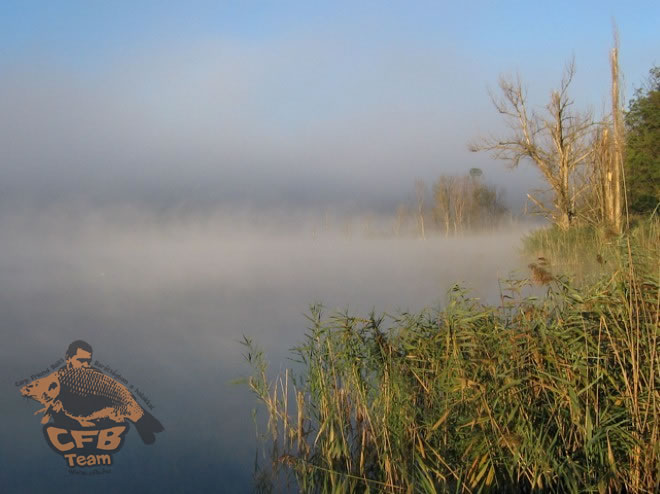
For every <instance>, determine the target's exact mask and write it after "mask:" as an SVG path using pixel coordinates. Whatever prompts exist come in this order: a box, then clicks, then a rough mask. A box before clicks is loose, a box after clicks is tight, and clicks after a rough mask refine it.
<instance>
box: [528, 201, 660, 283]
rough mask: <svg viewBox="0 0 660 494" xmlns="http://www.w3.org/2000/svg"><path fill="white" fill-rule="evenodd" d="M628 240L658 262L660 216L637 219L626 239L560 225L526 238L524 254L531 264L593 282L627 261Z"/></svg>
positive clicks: (602, 231) (591, 228) (592, 228)
mask: <svg viewBox="0 0 660 494" xmlns="http://www.w3.org/2000/svg"><path fill="white" fill-rule="evenodd" d="M628 240H630V242H631V245H633V246H635V248H636V249H637V251H638V252H640V253H641V252H645V253H646V255H647V256H649V257H652V256H654V257H655V258H656V259H657V258H658V256H660V219H659V218H658V216H657V215H655V214H654V215H651V216H650V217H635V218H633V219H632V220H631V224H630V230H629V232H628V234H627V235H624V236H617V235H613V234H612V233H611V232H608V231H607V230H605V229H602V228H598V227H595V226H591V225H583V226H576V227H573V228H571V229H570V230H568V231H562V230H561V229H559V228H558V227H556V226H551V227H547V228H540V229H538V230H534V231H532V232H531V233H530V234H528V235H526V236H525V237H523V241H522V244H523V245H522V253H523V255H524V256H525V257H526V258H527V259H528V260H529V261H530V262H534V263H537V264H540V265H545V268H546V269H548V270H549V271H551V272H553V273H555V274H560V275H565V276H570V277H572V278H573V279H574V280H575V281H578V282H582V281H593V280H595V279H597V278H598V277H599V276H602V275H603V274H605V273H608V272H612V271H613V270H615V269H617V267H619V266H620V265H622V264H623V263H625V262H626V261H625V257H626V256H627V252H626V249H625V247H626V245H627V241H628ZM622 247H623V248H622ZM539 259H540V263H539Z"/></svg>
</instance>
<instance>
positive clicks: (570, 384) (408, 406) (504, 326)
mask: <svg viewBox="0 0 660 494" xmlns="http://www.w3.org/2000/svg"><path fill="white" fill-rule="evenodd" d="M656 234H657V231H656ZM575 235H576V238H577V239H585V238H590V239H592V240H593V242H599V240H598V238H597V237H594V236H593V235H591V234H590V233H588V232H576V233H575ZM644 235H646V233H645V234H644ZM548 238H552V237H548ZM647 240H648V239H647V237H643V238H642V237H639V238H637V237H634V236H632V235H630V236H627V237H622V238H619V239H615V240H614V241H613V243H612V246H611V248H612V252H611V253H608V255H610V254H611V257H608V259H607V262H608V263H610V264H609V269H608V270H607V271H606V272H602V273H601V276H600V278H598V279H592V280H591V281H588V282H586V281H585V282H583V283H581V284H580V285H579V287H576V286H573V285H572V283H571V282H569V281H568V279H567V278H565V277H562V276H557V275H555V276H554V278H553V279H552V281H549V282H548V288H547V289H548V291H547V295H546V296H545V297H543V298H541V299H536V298H533V297H523V296H521V295H520V293H522V292H524V290H522V289H523V288H524V286H525V285H526V284H527V283H529V282H528V281H526V280H521V281H517V282H510V283H509V284H508V288H507V290H506V292H505V293H504V294H503V301H505V303H504V304H503V305H502V306H499V307H494V306H484V305H482V304H481V303H479V302H478V301H477V300H475V299H472V298H470V297H469V296H468V294H467V293H466V292H465V291H463V290H461V289H460V288H458V287H455V288H454V289H453V290H452V291H451V293H450V294H449V301H448V304H447V306H446V308H444V309H443V310H426V311H423V312H421V313H419V314H408V313H406V314H401V315H398V316H386V315H383V316H376V315H374V314H371V315H369V316H368V317H354V316H352V315H350V314H334V315H329V316H326V315H324V312H323V309H322V308H321V307H319V306H315V307H312V309H311V311H310V314H309V321H310V325H309V330H308V332H307V334H306V336H305V340H304V341H303V342H302V343H301V344H300V345H299V346H298V347H296V348H295V349H294V350H293V351H292V356H293V358H294V359H295V360H297V361H298V362H299V364H298V367H297V368H298V372H296V373H294V372H293V371H292V370H286V371H285V372H284V373H282V374H281V375H279V376H277V377H276V378H275V379H270V378H269V377H268V376H269V372H268V367H267V364H266V360H265V357H264V355H263V353H262V352H261V351H259V350H258V349H257V348H256V347H255V346H254V344H253V343H252V342H251V341H250V340H247V339H246V341H245V345H246V348H247V354H246V358H247V359H248V361H249V362H250V364H251V365H252V366H253V369H254V373H253V376H252V377H251V378H250V379H249V385H250V387H251V389H252V390H253V391H254V393H255V394H256V396H257V397H258V400H259V403H260V404H261V407H262V408H264V409H265V410H266V411H267V416H268V432H269V436H268V438H269V439H268V442H267V447H268V449H269V452H270V456H269V458H270V460H269V461H268V462H266V463H265V464H262V465H261V466H260V469H259V471H258V472H257V473H258V478H259V485H258V487H259V489H260V490H261V491H269V490H276V488H277V487H278V486H280V487H281V483H282V482H283V481H284V482H286V481H287V479H288V481H290V482H292V483H293V485H294V486H295V487H296V488H297V489H298V490H300V491H301V492H319V493H321V492H323V493H325V492H328V493H331V492H333V493H334V492H392V493H395V492H396V493H399V492H401V493H410V492H428V493H433V492H575V493H577V492H599V493H605V492H621V491H626V492H633V493H642V492H658V489H659V488H660V484H659V478H660V477H659V476H658V472H660V441H659V440H658V439H659V433H660V430H659V428H660V392H659V389H660V386H659V385H658V383H659V380H660V360H659V356H658V336H659V332H660V331H659V327H658V313H659V310H660V289H659V285H658V281H659V280H658V275H659V266H658V258H657V254H655V253H654V252H653V251H649V245H648V244H647V243H646V242H647ZM576 243H578V242H577V241H576ZM547 245H550V244H547ZM556 252H557V251H556ZM556 252H555V253H556ZM282 479H284V480H282Z"/></svg>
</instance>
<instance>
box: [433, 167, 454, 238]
mask: <svg viewBox="0 0 660 494" xmlns="http://www.w3.org/2000/svg"><path fill="white" fill-rule="evenodd" d="M454 181H455V177H451V176H447V175H442V176H440V178H438V180H436V182H435V183H434V184H433V202H434V205H433V216H434V217H435V221H436V223H438V224H440V222H442V223H443V224H444V227H445V236H448V235H449V225H450V224H451V216H452V214H451V213H452V211H451V210H452V201H451V199H452V189H453V185H454Z"/></svg>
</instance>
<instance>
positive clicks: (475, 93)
mask: <svg viewBox="0 0 660 494" xmlns="http://www.w3.org/2000/svg"><path fill="white" fill-rule="evenodd" d="M599 5H601V4H599ZM603 7H605V6H603ZM68 8H69V9H78V10H77V11H78V12H79V15H80V16H81V20H82V19H84V20H85V22H86V23H87V24H86V26H88V28H87V29H83V30H80V31H76V30H69V31H63V30H62V29H61V26H62V25H63V24H60V21H58V19H59V18H58V17H57V16H54V17H52V16H51V15H50V13H49V9H42V10H31V11H30V10H29V9H28V8H22V7H18V6H17V5H15V6H14V7H12V8H10V10H11V11H12V12H11V14H12V15H13V16H14V18H15V21H14V22H13V23H12V22H5V25H4V26H2V27H3V29H2V32H3V34H2V35H0V36H2V37H3V38H4V43H3V48H2V50H0V72H1V73H2V77H1V78H0V113H1V114H2V119H1V120H0V149H1V150H2V151H0V153H1V155H0V158H1V160H2V161H1V162H2V165H1V166H0V184H1V185H0V205H1V206H2V207H3V208H12V207H13V206H14V205H24V206H25V205H28V206H29V205H37V206H38V205H48V204H51V203H54V204H62V203H64V204H66V203H76V202H81V203H83V204H84V203H91V204H94V203H96V204H97V205H108V204H110V205H111V204H121V203H131V204H139V205H141V206H142V207H145V208H147V209H149V208H152V209H156V210H157V209H159V208H163V207H165V208H169V207H175V208H176V207H188V206H189V207H192V208H198V207H199V208H202V209H204V208H208V207H210V208H215V207H219V206H222V207H226V206H229V207H230V208H231V207H247V208H258V209H265V208H270V207H275V208H276V209H283V210H286V209H289V208H290V207H291V208H293V209H296V208H319V209H323V208H332V207H340V208H348V209H352V210H354V211H358V210H374V211H377V212H384V211H386V210H393V209H394V208H396V205H397V204H398V203H401V202H405V201H406V199H407V198H408V197H409V196H410V195H411V194H412V188H413V183H414V181H415V180H417V179H423V180H425V181H426V183H427V184H428V185H430V184H432V183H433V181H434V180H435V179H436V178H437V177H438V176H439V175H440V174H443V173H444V174H455V175H464V174H466V173H467V172H468V170H469V169H470V168H473V167H478V168H481V169H482V170H483V171H484V178H485V180H487V181H488V182H490V183H493V184H494V185H496V186H497V187H498V188H500V189H501V190H503V191H504V200H505V201H506V203H507V205H508V206H509V207H510V208H511V209H512V211H513V212H515V213H520V212H521V211H522V209H523V206H524V203H525V194H526V192H527V191H528V190H529V189H531V188H535V187H539V186H541V187H542V182H541V181H540V179H539V177H538V173H537V172H536V170H535V169H534V167H533V166H530V165H529V164H528V163H522V164H521V166H519V167H518V168H517V169H515V170H507V169H506V167H505V164H504V163H502V162H497V161H494V160H492V159H491V158H490V157H489V156H488V155H487V154H485V153H470V152H469V151H468V150H467V145H468V142H469V141H471V140H473V139H475V138H477V137H479V136H483V135H489V134H498V133H499V134H501V133H502V131H503V130H504V129H503V128H502V122H501V121H500V120H499V116H498V115H497V114H496V113H497V112H496V111H495V110H494V108H493V107H492V104H491V103H490V100H489V96H488V88H494V87H495V86H496V84H497V80H498V77H499V75H500V74H506V73H509V74H512V73H514V74H515V73H516V72H517V73H519V74H520V75H521V77H522V78H523V80H524V81H525V82H526V84H527V87H528V89H529V91H530V99H531V102H532V103H533V105H534V108H538V109H542V107H543V105H544V104H545V101H546V100H547V95H548V94H549V91H550V89H552V88H554V87H556V85H557V84H558V83H559V79H560V77H561V70H562V67H563V65H564V63H565V62H566V61H567V60H568V59H570V57H571V56H575V58H576V66H577V74H576V78H575V82H574V85H573V87H572V91H571V94H572V96H573V97H574V99H575V101H576V105H577V107H579V108H587V107H591V108H594V110H595V111H596V112H597V111H599V110H600V109H601V108H602V107H603V106H604V104H605V101H606V98H607V94H608V77H609V76H608V71H609V66H608V58H607V52H608V49H609V47H610V45H611V39H610V38H611V16H612V14H613V13H612V12H607V11H606V10H607V9H606V8H602V9H600V14H599V15H595V16H593V17H592V18H591V19H590V21H589V28H588V29H585V30H583V31H577V32H575V33H574V36H565V37H561V36H559V33H554V34H552V31H551V30H548V31H547V34H549V35H552V36H553V40H552V41H551V40H546V42H544V43H541V44H539V45H538V46H537V47H536V53H535V56H534V57H531V58H530V57H529V56H528V54H529V53H532V52H534V50H533V49H532V47H529V46H520V45H517V44H516V43H515V42H514V40H515V39H516V38H514V37H512V35H511V33H507V32H506V31H505V30H504V28H505V27H506V26H511V25H513V24H514V23H515V20H516V17H515V16H512V17H510V18H509V17H507V16H502V15H500V11H499V10H498V9H497V8H496V7H493V6H485V5H483V6H481V8H478V9H468V10H470V15H471V16H472V17H471V19H472V20H471V21H468V20H467V19H468V18H466V17H463V15H465V14H467V13H468V10H465V9H464V8H463V7H460V8H459V7H452V8H451V9H449V10H448V11H447V12H443V10H442V9H440V8H437V7H436V8H431V9H430V10H428V7H422V5H419V6H416V7H412V6H411V7H410V8H409V9H405V10H404V11H403V12H401V11H398V10H397V9H396V8H394V7H391V8H383V9H382V10H379V11H371V10H370V9H368V8H366V7H363V8H355V9H354V11H353V12H352V14H353V15H349V14H348V12H346V13H339V12H338V11H333V10H328V9H327V8H325V7H321V6H318V7H309V8H307V9H303V10H300V11H299V12H297V14H299V15H300V16H301V19H299V20H298V21H294V19H293V18H290V17H288V14H289V13H291V14H293V13H294V12H296V10H295V8H293V7H292V6H288V7H283V10H282V11H281V12H272V11H270V9H268V8H263V9H261V10H260V9H257V10H256V11H255V13H254V14H255V16H256V19H258V20H259V21H258V22H261V21H263V23H264V24H263V25H262V24H259V25H260V27H259V28H258V30H257V31H255V30H254V29H255V28H254V26H253V25H252V21H250V19H249V17H248V18H245V17H243V14H244V13H241V12H240V9H234V8H228V9H227V12H224V10H223V8H220V7H218V8H215V7H211V5H206V6H203V5H198V6H197V7H196V8H193V9H192V10H191V11H190V12H186V11H183V10H181V9H174V10H173V11H171V12H169V13H168V12H166V11H159V10H157V9H156V10H155V11H154V8H155V6H154V5H151V4H149V3H147V2H145V3H144V4H142V6H141V7H140V8H139V9H138V10H137V11H136V12H135V14H134V15H135V16H136V17H135V21H136V23H131V22H119V23H117V24H116V25H113V24H110V22H111V20H112V19H115V20H120V19H121V20H124V21H125V20H126V19H125V18H124V17H122V14H121V13H120V12H106V11H105V9H98V10H93V9H91V8H89V7H83V5H81V4H76V6H75V7H74V6H73V5H70V6H69V7H68ZM611 8H614V7H611ZM536 9H538V10H539V12H538V13H539V14H541V13H543V14H545V15H546V17H543V18H539V19H538V23H539V24H540V25H541V26H545V27H547V28H548V29H549V28H550V26H552V25H553V17H554V16H555V15H557V14H555V13H553V11H550V12H543V9H541V8H540V7H537V8H536ZM205 10H208V12H207V13H206V17H204V20H203V21H202V20H201V18H199V17H197V16H199V15H200V14H201V13H202V12H204V11H205ZM65 12H67V8H65V9H64V13H65ZM154 12H158V15H157V16H156V20H155V21H154V22H153V23H152V24H150V25H149V26H150V29H148V30H141V29H139V28H138V26H139V25H140V24H139V20H140V19H142V18H143V17H145V16H149V15H151V14H153V13H154ZM64 13H63V14H62V15H65V14H64ZM12 15H8V16H6V19H8V20H9V19H11V18H12ZM489 15H490V16H493V15H494V16H495V18H496V19H498V20H499V21H500V22H501V23H502V27H501V28H499V29H498V28H496V27H495V25H493V24H489V17H488V16H489ZM177 16H180V19H181V22H178V23H177V22H175V19H177V18H178V17H177ZM228 16H229V17H228ZM232 16H238V17H237V22H235V23H232V22H230V19H232ZM261 16H263V17H261ZM326 16H327V18H326ZM616 18H617V22H618V25H619V30H620V32H621V39H622V46H621V53H622V57H621V59H622V71H623V73H624V75H625V77H626V83H625V88H624V89H625V93H626V95H628V96H629V95H630V94H632V91H633V89H634V87H635V86H638V85H639V83H640V81H641V80H642V79H643V77H644V76H645V74H646V72H647V71H648V68H649V67H650V66H651V64H652V63H653V61H654V58H653V57H654V56H655V54H653V50H652V49H651V45H652V44H653V43H647V44H646V45H644V44H640V41H641V40H642V39H644V38H645V31H644V30H645V29H646V28H648V29H650V28H651V25H652V23H651V24H649V22H650V21H649V20H650V18H652V16H646V17H645V18H642V17H639V16H634V15H632V14H629V13H625V15H624V14H623V13H621V14H620V15H618V16H617V17H616ZM214 19H215V22H217V25H214V22H213V20H214ZM61 22H66V21H64V20H63V18H62V21H61ZM434 23H435V24H434ZM31 25H34V26H35V30H33V31H31V30H30V26H31ZM92 25H95V26H97V27H98V28H99V32H98V33H95V32H93V31H90V30H89V27H91V26H92ZM568 25H570V26H572V25H574V21H571V22H569V23H568ZM631 25H634V28H632V27H629V26H631ZM37 26H38V28H37ZM487 27H488V28H489V29H494V30H493V31H492V39H490V38H489V36H488V35H486V34H485V33H487V32H488V31H483V30H485V29H486V28H487ZM463 28H467V29H468V32H469V33H472V34H473V36H470V37H468V38H466V39H465V40H464V41H465V42H459V40H458V38H457V36H458V35H459V33H460V32H461V29H463ZM518 28H519V29H521V30H523V31H525V32H529V30H530V29H531V28H532V26H526V25H520V26H518ZM587 40H588V42H586V41H587ZM491 52H492V54H493V55H495V56H491V55H487V54H489V53H491ZM541 60H542V61H543V63H542V64H541Z"/></svg>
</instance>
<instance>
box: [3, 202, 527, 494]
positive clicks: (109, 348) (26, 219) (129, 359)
mask: <svg viewBox="0 0 660 494" xmlns="http://www.w3.org/2000/svg"><path fill="white" fill-rule="evenodd" d="M521 234H522V230H521V229H510V230H508V231H506V232H501V233H496V234H490V235H473V236H466V237H460V238H450V239H444V238H441V237H437V238H435V237H434V238H429V239H427V240H426V241H422V240H419V239H415V238H394V237H388V238H385V237H380V236H374V235H363V234H359V233H358V232H355V231H352V232H348V231H343V232H342V231H339V230H338V231H335V232H330V231H324V230H323V229H317V228H312V227H310V226H309V225H308V226H301V227H287V228H281V227H280V226H279V225H276V226H274V225H273V224H272V223H271V222H268V221H265V222H264V221H260V222H259V221H258V222H254V221H253V222H244V221H243V220H242V219H239V220H227V218H218V217H215V216H213V217H205V218H204V219H190V218H187V219H180V218H179V219H176V218H172V217H167V218H157V219H155V218H153V217H148V216H140V215H135V214H132V213H130V212H129V213H124V214H119V215H110V216H108V215H104V214H93V213H89V214H79V215H73V216H72V215H70V214H65V213H60V214H56V213H48V214H44V213H41V214H36V213H34V212H31V213H25V214H6V215H4V216H2V217H1V218H0V235H1V236H0V325H1V327H2V337H3V339H2V344H1V345H0V366H2V399H0V410H1V412H2V422H1V423H0V458H2V461H0V485H2V486H3V487H2V491H3V492H8V493H14V492H16V493H18V492H21V493H22V492H46V491H48V492H65V491H66V492H71V493H73V492H81V493H82V492H85V493H89V492H94V493H96V494H98V493H104V492H119V491H122V492H141V493H144V492H236V493H238V492H250V491H251V490H252V472H253V465H254V460H255V451H256V450H257V440H256V437H255V426H254V423H253V418H252V414H251V410H252V409H253V408H254V407H255V405H256V401H255V399H254V397H253V396H252V395H251V394H250V392H249V391H248V390H247V389H246V387H244V386H237V385H234V384H232V383H231V382H232V381H233V380H234V379H236V378H238V377H241V376H244V375H247V374H248V372H249V369H248V367H247V366H246V364H245V362H244V359H243V357H242V355H241V353H242V351H243V348H242V347H241V345H240V344H239V341H240V339H241V337H242V335H244V334H245V335H248V336H250V337H252V338H253V339H254V340H255V342H256V343H258V345H259V346H260V347H262V348H264V349H265V350H266V353H267V356H268V359H269V360H270V362H271V364H272V365H273V367H274V369H275V370H277V369H279V368H283V367H284V366H285V365H286V360H285V357H286V352H287V349H288V348H290V347H291V346H293V345H295V344H296V343H297V342H299V341H300V340H301V338H302V335H303V333H304V331H305V328H306V320H305V318H304V314H305V313H306V311H307V308H308V306H309V304H311V303H314V302H323V303H324V304H325V305H326V306H327V307H328V310H329V311H332V310H333V309H341V310H343V309H346V308H348V309H349V310H351V311H356V312H357V311H361V312H364V311H368V310H370V309H371V308H375V309H376V310H377V311H390V312H396V311H397V310H419V309H421V308H422V307H425V306H437V305H439V304H442V303H443V301H444V300H445V293H446V291H447V290H448V289H449V288H450V287H451V286H452V285H453V284H454V283H456V282H459V283H461V284H463V285H465V286H468V287H471V288H473V289H474V293H475V295H477V296H480V297H482V298H483V299H485V300H490V301H492V302H496V301H497V299H498V287H497V279H498V277H506V276H507V275H508V274H509V273H510V272H511V271H512V270H516V269H518V270H520V272H522V268H521V266H520V261H519V258H518V254H517V252H518V248H519V243H520V236H521ZM76 339H83V340H86V341H87V342H89V343H90V344H91V345H92V347H93V348H94V355H93V359H94V360H98V361H100V362H102V363H104V364H107V365H109V366H111V367H112V369H114V370H115V371H117V372H118V373H120V374H121V375H122V376H123V377H124V378H125V379H126V380H127V381H128V382H129V383H130V384H132V385H134V386H135V387H137V388H139V389H140V390H142V391H143V392H144V394H145V396H146V398H147V399H148V400H149V401H150V402H151V403H152V405H153V406H154V408H153V410H152V413H153V415H154V416H156V417H157V418H158V419H159V420H160V421H161V422H162V424H163V425H164V427H165V429H166V430H165V432H163V433H161V434H158V435H157V439H156V442H155V444H153V445H151V446H145V445H144V444H142V442H141V440H140V438H139V437H138V435H137V434H136V431H135V430H134V429H131V430H129V432H128V435H127V437H126V440H125V445H124V446H123V449H122V450H121V451H119V452H118V453H117V454H116V455H114V457H113V462H114V464H113V466H112V468H111V473H109V474H102V475H95V476H93V475H88V476H82V475H77V474H71V473H69V471H68V468H66V466H65V462H64V460H63V458H62V457H60V456H59V455H57V454H55V453H54V452H53V451H52V450H50V449H49V447H48V446H47V444H46V442H45V439H44V436H43V433H42V430H41V428H42V426H41V424H40V423H39V419H40V416H35V415H33V413H34V412H35V411H36V410H37V409H39V408H40V406H39V404H38V403H36V402H35V401H32V400H27V399H24V398H22V397H21V396H20V393H19V389H20V388H19V387H18V386H17V385H16V384H17V383H18V382H20V381H21V380H23V379H25V378H29V377H30V376H31V375H33V374H36V373H37V372H39V371H42V370H43V369H44V368H47V367H48V366H49V365H50V364H52V363H55V362H56V361H57V360H58V359H60V358H62V357H63V356H64V352H65V350H66V348H67V346H68V344H69V343H70V342H71V341H73V340H76Z"/></svg>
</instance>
